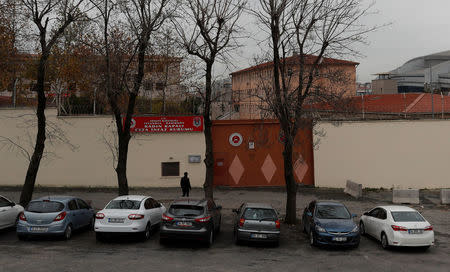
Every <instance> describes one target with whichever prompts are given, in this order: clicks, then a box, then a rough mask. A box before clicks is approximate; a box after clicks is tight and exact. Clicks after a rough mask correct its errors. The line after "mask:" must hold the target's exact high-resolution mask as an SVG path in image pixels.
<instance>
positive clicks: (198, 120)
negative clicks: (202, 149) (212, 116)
mask: <svg viewBox="0 0 450 272" xmlns="http://www.w3.org/2000/svg"><path fill="white" fill-rule="evenodd" d="M193 125H194V127H199V126H201V125H202V118H200V117H195V118H194V121H193Z"/></svg>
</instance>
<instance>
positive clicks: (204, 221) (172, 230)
mask: <svg viewBox="0 0 450 272" xmlns="http://www.w3.org/2000/svg"><path fill="white" fill-rule="evenodd" d="M221 210H222V206H217V205H216V204H215V203H214V201H212V200H206V199H200V200H199V199H180V200H176V201H174V202H173V203H172V204H171V205H170V207H169V210H168V211H167V212H166V213H165V214H163V216H162V220H163V223H162V225H161V233H160V242H161V243H164V242H165V241H166V240H168V239H194V240H201V241H204V242H206V244H207V245H208V246H211V245H212V243H213V241H214V235H215V234H218V233H219V232H220V224H221V221H222V215H221Z"/></svg>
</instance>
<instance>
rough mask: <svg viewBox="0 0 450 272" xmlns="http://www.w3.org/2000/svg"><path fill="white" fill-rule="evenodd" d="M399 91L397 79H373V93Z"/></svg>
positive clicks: (394, 92) (393, 92)
mask: <svg viewBox="0 0 450 272" xmlns="http://www.w3.org/2000/svg"><path fill="white" fill-rule="evenodd" d="M396 93H398V86H397V80H395V79H375V80H372V94H396Z"/></svg>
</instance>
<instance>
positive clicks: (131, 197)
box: [113, 195, 150, 201]
mask: <svg viewBox="0 0 450 272" xmlns="http://www.w3.org/2000/svg"><path fill="white" fill-rule="evenodd" d="M147 197H150V196H144V195H123V196H118V197H116V198H114V199H113V200H136V201H141V200H143V199H145V198H147Z"/></svg>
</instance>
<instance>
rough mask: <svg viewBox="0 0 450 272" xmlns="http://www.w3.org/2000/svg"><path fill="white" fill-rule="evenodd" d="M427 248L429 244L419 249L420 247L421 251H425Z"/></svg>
mask: <svg viewBox="0 0 450 272" xmlns="http://www.w3.org/2000/svg"><path fill="white" fill-rule="evenodd" d="M429 248H430V246H423V247H421V249H422V250H423V251H427V250H428V249H429Z"/></svg>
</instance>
